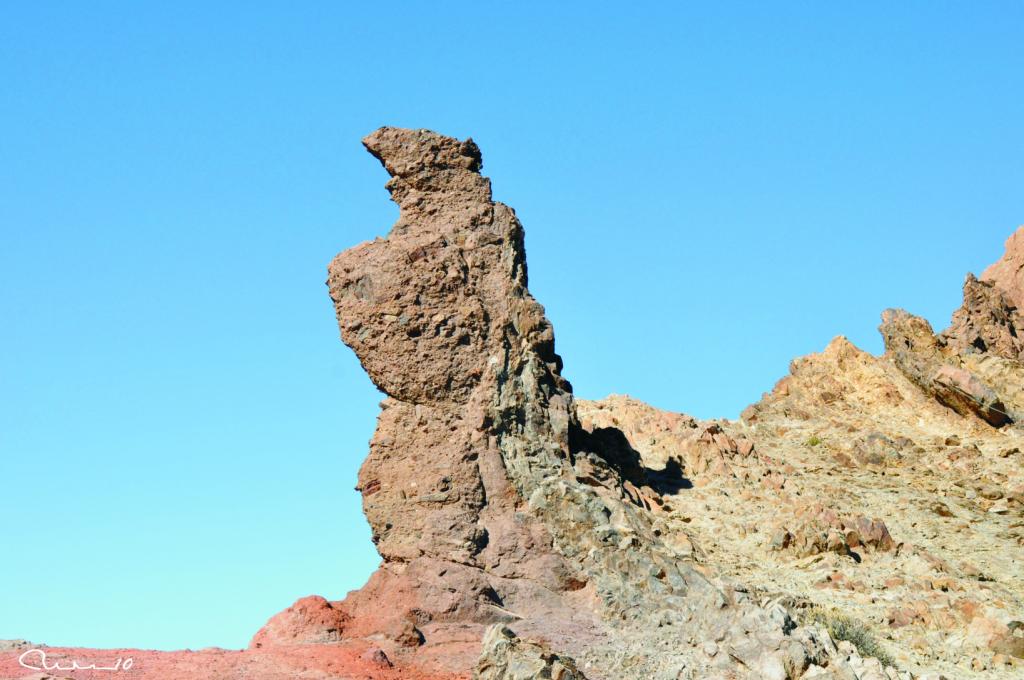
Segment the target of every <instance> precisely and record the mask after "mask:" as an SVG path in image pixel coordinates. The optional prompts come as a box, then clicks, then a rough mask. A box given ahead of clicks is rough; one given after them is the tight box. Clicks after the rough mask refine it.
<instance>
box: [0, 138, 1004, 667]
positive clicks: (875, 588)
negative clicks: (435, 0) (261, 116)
mask: <svg viewBox="0 0 1024 680" xmlns="http://www.w3.org/2000/svg"><path fill="white" fill-rule="evenodd" d="M364 144H365V146H366V148H367V149H368V150H369V151H370V153H372V154H373V155H374V156H375V157H376V158H378V159H379V160H380V162H381V163H382V164H383V165H384V167H385V169H386V170H387V171H388V173H389V174H390V176H391V179H390V180H389V181H388V183H387V188H388V190H389V191H390V192H391V196H392V199H393V200H394V201H395V202H396V203H397V204H398V206H399V208H400V211H401V212H400V217H399V219H398V221H397V222H396V223H395V225H394V226H393V227H392V229H391V231H390V233H389V234H388V236H387V237H386V238H382V239H376V240H374V241H371V242H367V243H363V244H360V245H358V246H355V247H354V248H351V249H350V250H347V251H345V252H344V253H342V254H340V255H339V256H337V257H336V258H335V259H334V261H333V262H332V263H331V265H330V268H329V277H328V286H329V291H330V295H331V298H332V299H333V301H334V304H335V308H336V312H337V317H338V323H339V328H340V331H341V336H342V340H343V341H344V342H345V343H346V344H347V345H348V346H349V347H351V348H352V349H353V351H355V353H356V355H357V356H358V358H359V360H360V362H361V363H362V365H363V367H364V369H365V370H366V371H367V373H368V374H369V376H370V378H371V379H372V380H373V382H374V384H376V385H377V387H378V388H379V389H380V390H381V391H382V392H383V393H384V394H385V395H386V397H385V399H384V401H383V402H382V403H381V413H380V416H379V417H378V422H377V430H376V433H375V434H374V436H373V439H372V441H371V442H370V452H369V455H368V457H367V459H366V461H365V462H364V463H363V466H362V468H361V470H360V473H359V485H358V491H359V492H360V493H361V494H362V498H363V507H364V511H365V513H366V517H367V520H368V521H369V523H370V526H371V528H372V531H373V540H374V543H375V544H376V546H377V549H378V551H379V553H380V555H381V558H382V563H381V566H380V568H379V569H378V570H377V571H376V572H375V573H374V574H373V575H372V576H371V577H370V579H369V581H368V582H367V584H366V585H365V586H364V587H363V588H362V589H360V590H358V591H355V592H353V593H350V594H349V596H348V597H347V598H346V599H345V600H343V601H340V602H328V601H326V600H324V599H323V598H318V597H315V596H314V597H309V598H304V599H303V600H300V601H299V602H297V603H296V604H295V605H293V606H292V607H290V608H289V609H287V610H285V611H284V612H281V613H280V614H278V615H277V616H275V617H274V618H272V619H271V620H270V621H269V622H268V623H267V625H266V626H264V628H262V629H261V630H260V631H259V632H258V633H257V634H256V635H255V636H254V638H253V640H252V643H251V645H250V648H249V649H248V650H245V651H239V652H228V651H224V650H208V651H204V652H196V653H166V654H161V653H152V652H146V653H136V658H137V661H136V664H135V667H133V668H132V669H131V670H130V671H125V672H122V673H123V674H124V675H127V676H133V675H136V676H138V677H147V678H148V677H161V678H189V677H231V678H275V677H309V678H356V677H358V678H363V677H372V678H391V677H395V678H399V677H401V678H438V679H440V678H455V677H459V678H469V677H475V678H480V679H482V680H483V679H486V680H498V679H508V680H511V679H513V678H515V679H524V680H525V679H528V678H554V679H561V680H570V679H582V678H587V679H589V680H600V679H606V680H620V679H621V680H629V679H634V678H636V679H639V678H643V679H644V680H652V679H666V680H667V679H670V678H671V679H675V678H778V679H784V678H863V679H865V680H867V679H874V678H897V677H899V678H907V677H916V676H920V677H926V676H927V675H928V674H931V677H937V674H938V673H944V674H945V675H946V677H950V678H953V677H974V676H977V677H999V676H1005V677H1011V676H1012V675H1013V674H1014V673H1018V674H1019V673H1020V672H1021V670H1022V668H1024V667H1022V666H1021V663H1022V661H1021V660H1020V659H1021V657H1022V656H1024V649H1022V646H1024V645H1022V643H1024V637H1022V636H1024V627H1022V626H1021V625H1020V624H1019V623H1018V622H1019V621H1021V620H1024V612H1022V602H1024V590H1022V589H1024V583H1022V580H1024V569H1022V568H1021V557H1022V541H1024V539H1022V536H1024V532H1022V529H1021V527H1022V525H1024V523H1022V521H1021V518H1022V506H1021V504H1022V501H1024V480H1022V476H1021V453H1020V449H1021V448H1022V447H1021V444H1022V441H1021V431H1020V428H1019V426H1018V425H1017V422H1018V421H1019V419H1020V417H1024V394H1022V389H1024V380H1022V378H1024V366H1022V364H1021V363H1020V362H1021V352H1022V345H1021V343H1020V342H1019V341H1018V339H1017V328H1018V327H1020V320H1019V319H1018V312H1017V301H1018V300H1019V299H1020V298H1021V297H1022V295H1024V293H1022V290H1024V280H1022V276H1021V266H1022V265H1024V237H1021V236H1015V237H1014V238H1012V239H1011V241H1010V242H1008V252H1007V255H1006V257H1004V259H1003V260H1002V261H1001V262H1000V263H997V264H996V265H993V267H992V268H990V269H989V270H986V272H985V273H984V274H983V276H982V278H981V279H980V280H976V279H974V278H973V277H969V278H968V280H967V283H966V284H965V296H964V297H965V299H964V305H963V307H962V308H961V309H960V310H958V311H957V312H956V314H955V315H954V321H953V324H952V325H951V327H950V328H949V329H947V330H946V331H944V332H943V333H941V334H938V335H936V334H934V333H933V332H932V329H931V328H930V327H929V326H928V324H927V322H925V321H924V320H922V319H919V318H916V317H913V316H911V315H910V314H908V313H906V312H902V311H887V312H886V313H885V314H884V315H883V325H882V329H881V330H882V333H883V335H884V337H885V340H886V348H887V351H886V354H885V355H884V356H882V357H874V356H872V355H870V354H867V353H864V352H862V351H860V350H858V349H857V348H855V347H854V346H852V345H851V344H850V343H849V342H847V341H846V340H844V339H842V338H837V339H836V340H835V341H833V342H832V343H831V344H830V345H829V347H827V348H826V349H825V351H824V352H822V353H821V354H820V355H812V356H810V357H806V358H803V359H799V360H796V361H794V362H793V366H792V369H791V372H790V375H789V376H787V377H785V378H783V379H782V380H781V381H779V383H778V385H776V387H775V389H774V390H773V391H772V392H771V393H770V394H767V395H765V397H764V399H762V400H761V401H760V402H759V403H758V404H755V405H753V406H751V407H750V408H748V409H747V410H746V411H745V412H744V414H743V417H742V419H741V420H739V421H735V422H731V421H716V422H698V421H696V420H694V419H692V418H689V417H687V416H685V415H682V414H674V413H667V412H663V411H659V410H657V409H654V408H652V407H650V406H647V405H645V404H643V403H641V402H638V401H635V400H632V399H629V398H627V397H610V398H608V399H605V400H603V401H599V402H586V401H577V400H576V399H575V398H574V396H573V393H572V388H571V386H570V384H569V382H568V381H567V380H566V379H565V378H564V377H563V376H562V375H561V367H562V362H561V359H560V358H559V356H558V355H557V354H556V353H555V348H554V334H553V330H552V327H551V324H550V322H549V321H548V320H547V318H546V317H545V315H544V309H543V307H542V306H541V305H540V304H539V303H538V302H537V301H536V300H534V299H533V297H532V296H531V295H530V293H529V291H528V288H527V270H526V256H525V251H524V247H523V230H522V227H521V225H520V224H519V222H518V220H517V219H516V216H515V213H514V211H513V210H512V209H511V208H509V207H508V206H505V205H503V204H501V203H496V202H494V201H492V200H491V191H490V182H489V180H488V179H486V178H485V177H483V176H482V175H481V174H480V170H481V167H482V158H481V154H480V151H479V149H478V148H477V147H476V145H475V144H474V143H473V142H472V140H466V141H459V140H455V139H451V138H448V137H444V136H441V135H438V134H436V133H433V132H429V131H426V130H403V129H397V128H382V129H380V130H378V131H377V132H375V133H373V134H372V135H370V136H369V137H367V138H366V139H365V140H364ZM16 649H19V650H23V649H24V647H23V646H22V647H16ZM47 651H48V652H49V653H51V654H53V655H55V658H56V655H63V658H80V656H77V655H82V654H85V655H86V658H90V655H91V656H93V657H94V656H96V654H97V653H96V652H88V650H47ZM114 651H115V652H117V653H115V654H113V656H114V657H116V656H123V655H125V654H126V653H127V652H126V651H125V650H114ZM175 654H177V655H175ZM107 656H111V654H105V655H103V658H105V657H107ZM15 658H16V655H15V654H14V652H13V651H12V652H11V653H4V654H3V655H0V675H5V674H6V675H8V676H11V677H21V676H25V675H26V674H30V673H31V672H32V671H29V670H27V669H24V668H22V667H20V666H18V665H17V664H16V663H15V661H14V659H15ZM72 676H73V677H89V675H88V673H85V674H83V673H81V672H77V673H76V674H72Z"/></svg>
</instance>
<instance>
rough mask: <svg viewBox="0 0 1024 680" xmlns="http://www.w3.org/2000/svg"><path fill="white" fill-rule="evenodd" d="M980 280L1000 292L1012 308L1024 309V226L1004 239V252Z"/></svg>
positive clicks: (984, 272)
mask: <svg viewBox="0 0 1024 680" xmlns="http://www.w3.org/2000/svg"><path fill="white" fill-rule="evenodd" d="M981 280H982V281H985V282H988V283H991V284H993V285H995V286H996V287H997V288H999V289H1000V290H1002V291H1003V292H1004V293H1005V294H1006V297H1007V298H1008V299H1009V301H1010V303H1011V304H1012V305H1013V306H1014V307H1016V308H1017V309H1024V226H1021V227H1019V228H1018V229H1017V231H1015V232H1014V233H1013V234H1011V235H1010V238H1008V239H1006V252H1005V253H1003V256H1002V257H1001V258H999V260H998V261H997V262H995V263H993V264H992V265H991V266H989V267H988V269H986V270H985V271H983V272H982V273H981Z"/></svg>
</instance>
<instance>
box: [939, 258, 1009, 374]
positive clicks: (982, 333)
mask: <svg viewBox="0 0 1024 680" xmlns="http://www.w3.org/2000/svg"><path fill="white" fill-rule="evenodd" d="M1022 333H1024V319H1021V317H1020V316H1019V314H1018V313H1017V307H1016V305H1015V304H1013V303H1012V302H1010V298H1009V295H1008V294H1007V293H1005V292H1004V291H1003V290H1002V289H1001V288H999V287H998V286H997V285H996V284H993V283H988V282H985V281H979V280H977V279H976V278H974V275H973V274H968V275H967V280H966V281H965V282H964V304H963V306H962V307H960V309H958V310H957V311H956V312H954V314H953V323H952V324H951V325H950V327H949V328H947V329H946V330H945V331H944V332H943V334H942V335H943V340H944V344H948V345H949V346H950V347H951V348H952V349H953V351H955V352H957V353H958V354H969V353H974V352H991V353H993V354H996V355H998V356H1001V357H1005V358H1007V359H1019V358H1020V357H1021V353H1022V352H1024V338H1022V337H1019V335H1020V334H1022Z"/></svg>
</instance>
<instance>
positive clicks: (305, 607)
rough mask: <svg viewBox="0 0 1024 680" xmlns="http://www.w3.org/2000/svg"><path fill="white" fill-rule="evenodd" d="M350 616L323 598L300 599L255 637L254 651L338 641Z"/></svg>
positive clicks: (272, 619) (275, 616)
mask: <svg viewBox="0 0 1024 680" xmlns="http://www.w3.org/2000/svg"><path fill="white" fill-rule="evenodd" d="M348 622H349V617H348V615H346V614H345V613H344V612H342V611H341V610H339V609H336V608H335V607H334V606H333V605H332V604H331V603H330V602H328V601H327V600H325V599H324V598H322V597H320V596H319V595H310V596H309V597H304V598H302V599H300V600H298V601H297V602H296V603H295V604H293V605H292V606H291V607H288V609H285V610H284V611H283V612H279V613H278V614H275V615H274V616H273V617H272V618H271V619H270V620H269V621H267V623H266V625H265V626H263V628H261V629H260V630H259V632H257V633H256V635H254V636H253V638H252V641H251V642H250V643H249V647H250V648H251V649H259V648H261V647H270V646H273V645H310V644H326V643H330V642H338V641H340V640H341V639H342V636H343V634H344V632H345V627H346V626H347V625H348Z"/></svg>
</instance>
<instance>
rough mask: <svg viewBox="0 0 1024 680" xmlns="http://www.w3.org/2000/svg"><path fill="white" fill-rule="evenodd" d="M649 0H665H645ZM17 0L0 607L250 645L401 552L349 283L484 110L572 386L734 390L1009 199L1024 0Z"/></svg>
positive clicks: (668, 403) (907, 295)
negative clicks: (378, 530) (402, 144)
mask: <svg viewBox="0 0 1024 680" xmlns="http://www.w3.org/2000/svg"><path fill="white" fill-rule="evenodd" d="M641 4H644V5H645V7H646V8H645V9H639V8H638V5H641ZM682 5H683V3H675V2H673V3H664V4H661V5H658V4H656V3H605V4H602V3H595V2H586V3H582V2H580V3H573V2H565V3H550V2H544V3H528V2H514V3H512V2H509V3H497V2H495V3H480V2H466V3H456V2H445V3H436V2H435V3H427V2H422V3H403V2H390V3H380V2H374V3H340V2H322V3H315V2H306V3H286V2H246V3H229V2H223V3H208V2H203V3H196V2H173V3H129V2H124V3H110V2H89V3H82V2H21V3H15V2H6V3H3V4H2V5H0V230H2V241H0V292H2V294H0V318H2V319H3V331H2V334H0V462H2V466H3V467H2V473H3V474H2V488H0V512H2V517H3V519H4V530H3V533H4V537H5V540H4V541H3V547H2V548H0V551H2V552H0V638H10V637H23V638H28V639H30V640H33V641H38V642H45V643H49V644H76V645H88V646H140V647H155V648H167V649H172V648H185V647H190V648H200V647H204V646H208V645H220V646H226V647H240V646H243V645H245V644H246V643H247V641H248V639H249V637H250V636H251V635H252V634H253V633H254V632H255V631H256V630H257V629H258V628H259V627H260V626H261V625H262V624H263V623H264V621H265V620H266V619H267V618H268V617H269V616H270V615H272V614H273V613H275V612H277V611H279V610H280V609H283V608H284V607H286V606H288V605H289V604H290V603H291V602H292V601H293V600H295V599H296V598H298V597H300V596H303V595H307V594H310V593H319V594H322V595H325V596H326V597H328V598H339V597H341V596H342V595H344V593H345V592H346V591H348V590H350V589H352V588H356V587H358V586H360V585H361V584H362V583H363V581H364V580H365V578H366V577H367V575H368V574H369V573H370V571H371V570H372V569H373V567H374V566H375V565H376V563H377V556H376V553H375V552H374V551H373V548H372V546H371V544H370V541H369V530H368V528H367V526H366V523H365V521H364V519H363V517H362V514H361V511H360V506H359V498H358V494H357V493H356V492H355V491H353V485H354V484H355V476H356V471H357V469H358V466H359V464H360V463H361V461H362V459H363V457H364V455H365V452H366V448H367V440H368V439H369V437H370V434H371V433H372V431H373V427H374V418H375V415H376V412H377V402H378V401H379V399H380V396H381V395H380V394H379V393H378V392H377V391H376V390H375V389H374V387H373V385H372V384H371V383H370V382H369V380H368V379H367V378H366V376H365V375H364V374H363V372H362V371H361V369H360V368H359V365H358V363H357V361H356V360H355V357H354V356H353V354H352V353H351V352H350V351H349V350H348V349H347V348H346V347H345V346H344V345H342V344H341V342H340V341H339V339H338V334H337V329H336V326H335V321H334V317H333V310H332V307H331V304H330V301H329V299H328V296H327V291H326V289H325V287H324V279H325V276H326V274H325V268H326V265H327V263H328V262H329V260H330V259H331V257H332V256H333V255H334V254H335V253H336V252H338V251H340V250H342V249H344V248H347V247H349V246H351V245H353V244H355V243H358V242H360V241H363V240H366V239H370V238H373V237H374V236H376V235H379V234H383V233H385V232H386V231H387V229H388V227H389V226H390V224H391V223H392V222H393V220H394V219H395V216H396V214H397V211H396V209H395V207H394V206H393V205H392V204H391V203H390V202H389V201H388V198H387V193H386V192H385V190H384V188H383V183H384V181H385V179H386V175H385V173H384V171H383V170H382V169H381V168H380V166H379V165H378V163H377V161H375V160H374V159H373V158H372V157H370V156H369V155H368V154H366V153H365V152H364V151H363V149H362V147H361V145H360V144H359V140H360V138H361V137H362V136H363V135H365V134H367V133H368V132H370V131H372V130H373V129H375V128H376V127H378V126H380V125H385V124H387V125H400V126H407V127H427V128H431V129H434V130H437V131H440V132H443V133H446V134H450V135H455V136H459V137H465V136H470V135H471V136H472V137H473V138H474V139H475V140H476V141H477V142H478V143H479V145H480V147H481V148H482V149H483V153H484V171H485V174H487V175H489V176H491V177H492V178H493V180H494V191H495V196H496V198H497V199H498V200H501V201H504V202H506V203H508V204H510V205H512V206H513V207H515V208H516V210H517V212H518V214H519V216H520V218H521V219H522V221H523V223H524V225H525V227H526V233H527V248H528V251H529V258H530V275H531V276H530V283H531V289H532V290H533V292H534V294H535V295H536V296H537V298H538V299H539V300H540V301H541V302H542V303H544V304H545V306H546V307H547V310H548V314H549V316H550V318H551V319H552V321H553V322H554V324H555V328H556V335H557V343H558V350H559V351H560V353H561V354H562V356H563V357H564V359H565V372H566V375H567V376H568V377H569V379H570V380H571V381H572V382H573V384H574V385H575V387H576V392H577V394H578V395H579V396H582V397H587V398H596V397H602V396H604V395H606V394H608V393H613V392H614V393H628V394H631V395H634V396H636V397H639V398H641V399H644V400H646V401H648V402H650V403H652V404H654V405H656V406H659V407H662V408H666V409H673V410H679V411H685V412H688V413H691V414H694V415H697V416H701V417H712V416H729V417H735V416H736V415H737V414H738V413H739V411H740V410H741V409H742V408H743V407H744V406H745V405H746V404H748V403H750V402H752V401H755V400H757V399H758V398H759V396H760V394H761V393H762V392H763V391H765V390H767V389H769V388H770V387H771V386H772V384H773V383H774V382H775V380H777V379H778V378H779V377H781V376H782V375H783V374H785V372H786V370H787V366H788V363H789V361H790V359H791V358H793V357H795V356H798V355H800V354H805V353H808V352H812V351H819V350H821V349H822V348H823V347H824V346H825V345H826V344H827V343H828V341H829V340H830V339H831V338H832V337H833V336H835V335H837V334H845V335H847V336H848V337H850V338H851V339H852V340H853V341H854V342H855V343H857V344H858V345H860V346H861V347H864V348H866V349H868V350H871V351H875V352H877V351H879V350H880V349H881V342H880V340H879V338H878V335H877V332H876V330H875V327H876V326H877V323H878V316H879V313H880V312H881V311H882V310H883V309H884V308H886V307H890V306H902V307H905V308H907V309H909V310H911V311H913V312H916V313H919V314H922V315H924V316H925V317H927V318H928V319H929V320H931V321H932V323H933V324H934V325H936V326H937V327H944V326H945V325H946V323H947V322H948V319H949V315H950V313H951V311H952V310H953V309H954V307H956V306H957V304H958V300H959V295H960V286H961V283H962V280H963V276H964V274H965V273H966V272H968V271H974V272H978V271H980V270H981V269H982V268H983V267H984V266H985V265H986V264H987V263H989V262H991V261H992V260H994V259H996V258H997V257H998V255H999V254H1000V253H1001V252H1002V244H1003V241H1004V239H1005V238H1006V236H1007V235H1009V233H1010V232H1011V231H1012V230H1013V229H1014V228H1015V227H1016V226H1017V225H1018V224H1021V223H1024V165H1022V159H1024V153H1022V152H1024V49H1022V45H1024V5H1022V4H1021V3H1019V2H974V3H963V2H958V3H948V2H931V1H930V2H900V3H894V2H877V3H872V2H862V3H838V2H832V3H812V2H807V3H787V2H782V3H764V2H751V3H745V4H733V3H719V2H715V3H711V2H708V3H700V4H697V3H691V4H689V5H688V6H686V7H683V6H682Z"/></svg>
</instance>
